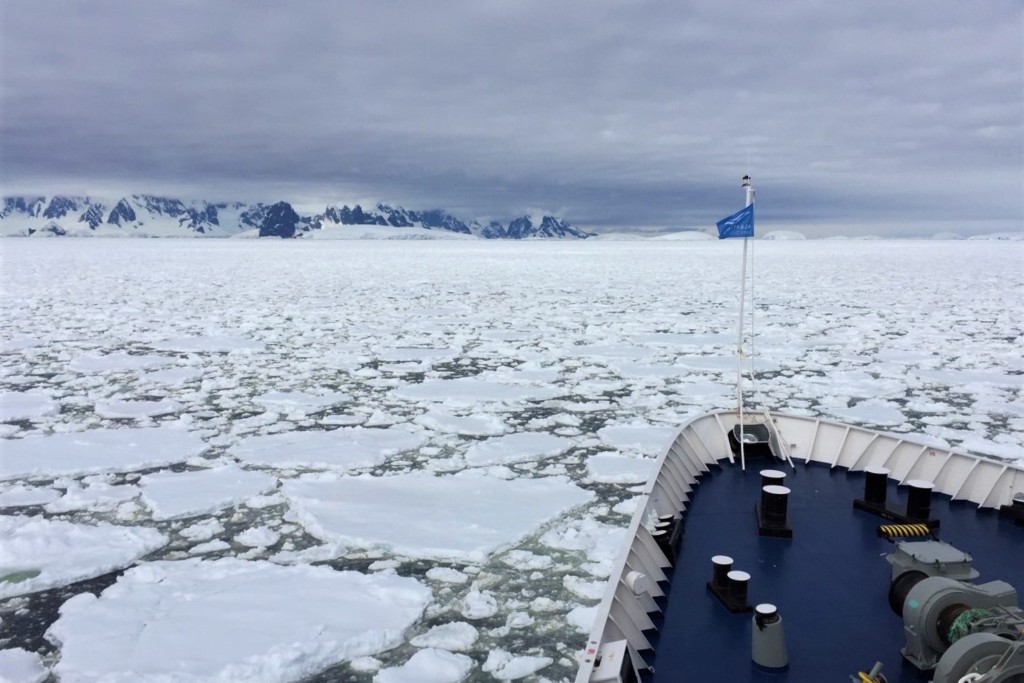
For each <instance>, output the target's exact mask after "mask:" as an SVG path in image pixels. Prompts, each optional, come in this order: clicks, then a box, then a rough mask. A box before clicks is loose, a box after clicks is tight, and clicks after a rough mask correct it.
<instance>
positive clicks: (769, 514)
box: [754, 484, 793, 538]
mask: <svg viewBox="0 0 1024 683" xmlns="http://www.w3.org/2000/svg"><path fill="white" fill-rule="evenodd" d="M788 508H789V489H788V488H786V487H785V486H778V485H777V484H769V485H768V486H762V487H761V501H760V502H759V503H755V504H754V513H755V514H756V515H757V532H758V533H759V534H760V535H761V536H770V537H773V538H793V529H792V527H790V526H789V520H788V519H787V510H788Z"/></svg>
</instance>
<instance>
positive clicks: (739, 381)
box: [736, 175, 754, 470]
mask: <svg viewBox="0 0 1024 683" xmlns="http://www.w3.org/2000/svg"><path fill="white" fill-rule="evenodd" d="M743 188H744V189H745V190H746V191H747V203H746V205H747V206H750V205H751V204H753V203H754V188H752V187H751V186H750V176H749V175H745V176H743ZM746 294H747V237H744V238H743V268H742V276H741V277H740V320H739V325H738V328H739V329H738V334H737V339H736V404H737V412H738V413H739V418H740V469H743V470H746V469H747V454H746V450H745V448H744V445H745V443H746V433H745V431H744V424H743V308H744V303H745V299H746Z"/></svg>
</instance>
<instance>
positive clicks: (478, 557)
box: [282, 473, 594, 562]
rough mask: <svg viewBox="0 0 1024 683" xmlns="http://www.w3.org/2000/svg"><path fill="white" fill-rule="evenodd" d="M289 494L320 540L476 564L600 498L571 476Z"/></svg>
mask: <svg viewBox="0 0 1024 683" xmlns="http://www.w3.org/2000/svg"><path fill="white" fill-rule="evenodd" d="M282 491H283V492H284V495H285V496H286V497H287V498H288V500H289V502H290V503H291V506H292V509H293V511H294V512H295V513H296V514H297V517H298V519H299V521H300V522H301V523H302V525H303V526H304V527H306V529H307V530H308V531H309V532H310V533H311V534H313V535H314V536H316V537H318V538H320V539H323V540H333V541H340V542H344V543H349V544H353V545H359V546H369V547H375V546H387V547H390V548H391V549H392V550H393V551H394V552H396V553H400V554H403V555H409V556H412V557H425V558H436V559H461V560H466V561H470V562H480V561H483V560H484V559H485V558H486V557H487V555H488V554H490V553H492V552H494V551H495V550H498V549H500V548H503V547H505V546H507V545H509V544H511V543H514V542H515V541H517V540H519V539H520V538H522V537H523V536H524V535H526V534H528V533H530V532H531V531H532V530H534V529H535V528H537V527H538V526H539V525H541V524H543V523H545V522H547V521H549V520H551V519H553V518H554V517H556V516H558V515H559V514H561V513H563V512H566V511H568V510H570V509H571V508H573V507H576V506H578V505H582V504H583V503H586V502H588V501H590V500H592V499H593V497H594V494H593V493H591V492H589V491H585V490H583V489H581V488H579V487H577V486H575V485H573V484H572V483H571V482H570V481H569V480H568V479H567V478H565V477H543V478H537V479H514V480H510V481H509V480H504V479H497V478H494V477H489V476H466V475H463V476H438V477H435V476H431V475H429V474H425V473H410V474H402V475H396V476H390V477H370V476H360V477H346V478H342V479H337V480H335V481H287V482H285V483H284V484H283V487H282ZM513 511H514V514H512V513H513ZM468 520H472V522H471V523H467V521H468Z"/></svg>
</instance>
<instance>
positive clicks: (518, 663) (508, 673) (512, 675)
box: [481, 648, 554, 681]
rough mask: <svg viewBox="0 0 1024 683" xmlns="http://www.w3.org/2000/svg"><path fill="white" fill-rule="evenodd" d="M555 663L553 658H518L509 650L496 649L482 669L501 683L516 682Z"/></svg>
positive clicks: (521, 656) (523, 656)
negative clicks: (503, 682)
mask: <svg viewBox="0 0 1024 683" xmlns="http://www.w3.org/2000/svg"><path fill="white" fill-rule="evenodd" d="M553 661H554V660H553V659H552V658H551V657H535V656H527V655H518V656H517V655H513V654H512V653H511V652H509V651H508V650H503V649H501V648H495V649H494V650H491V652H490V653H489V654H488V655H487V661H486V662H484V665H483V667H481V668H482V669H483V670H484V671H486V672H488V673H490V674H491V675H492V676H494V678H496V679H498V680H499V681H514V680H516V679H518V678H525V677H527V676H529V675H530V674H533V673H537V672H538V671H540V670H541V669H543V668H544V667H546V666H549V665H550V664H551V663H552V662H553Z"/></svg>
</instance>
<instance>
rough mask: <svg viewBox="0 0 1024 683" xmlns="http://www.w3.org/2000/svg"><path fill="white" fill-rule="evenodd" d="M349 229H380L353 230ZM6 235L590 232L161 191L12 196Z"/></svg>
mask: <svg viewBox="0 0 1024 683" xmlns="http://www.w3.org/2000/svg"><path fill="white" fill-rule="evenodd" d="M347 226H363V227H364V228H365V227H367V226H379V228H380V229H373V230H365V229H361V230H358V231H357V230H347V229H346V227H347ZM0 235H3V236H26V237H27V236H32V235H34V236H91V235H96V236H119V237H121V236H127V237H233V236H241V235H244V236H253V237H255V236H259V237H286V238H287V237H302V236H307V235H308V236H310V237H324V238H330V237H333V238H355V239H397V238H418V239H429V238H431V237H436V238H440V237H446V236H447V237H454V236H462V237H465V238H473V237H480V238H485V239H501V238H507V239H527V238H586V237H590V236H591V235H590V233H587V232H585V231H583V230H580V229H578V228H575V227H573V226H571V225H569V224H568V223H566V222H565V221H564V220H562V219H560V218H555V217H553V216H535V217H530V216H523V217H521V218H517V219H515V220H513V221H512V222H511V223H509V225H508V226H504V225H502V224H501V223H498V222H496V221H492V222H490V223H488V224H487V225H482V224H481V223H479V222H476V221H473V222H472V223H468V224H467V223H465V222H463V221H461V220H459V219H458V218H456V217H455V216H453V215H452V214H450V213H448V212H447V211H443V210H440V209H431V210H427V211H413V210H408V209H404V208H402V207H399V206H392V205H389V204H377V206H375V207H374V208H372V209H363V208H362V207H361V206H360V205H358V204H357V205H355V206H354V207H351V208H350V207H349V206H347V205H345V206H340V207H339V206H328V207H326V208H325V209H324V211H323V212H322V213H317V214H314V215H300V214H299V213H298V212H296V211H295V209H294V208H293V207H292V205H291V204H289V203H288V202H283V201H282V202H277V203H274V204H263V203H255V204H245V203H241V202H233V203H225V202H221V203H212V202H207V201H202V200H193V201H183V200H180V199H173V198H169V197H157V196H154V195H144V194H139V195H131V196H128V197H122V198H120V199H115V200H108V199H99V198H95V197H73V196H53V197H42V196H35V197H5V198H4V199H3V204H2V207H0Z"/></svg>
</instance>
